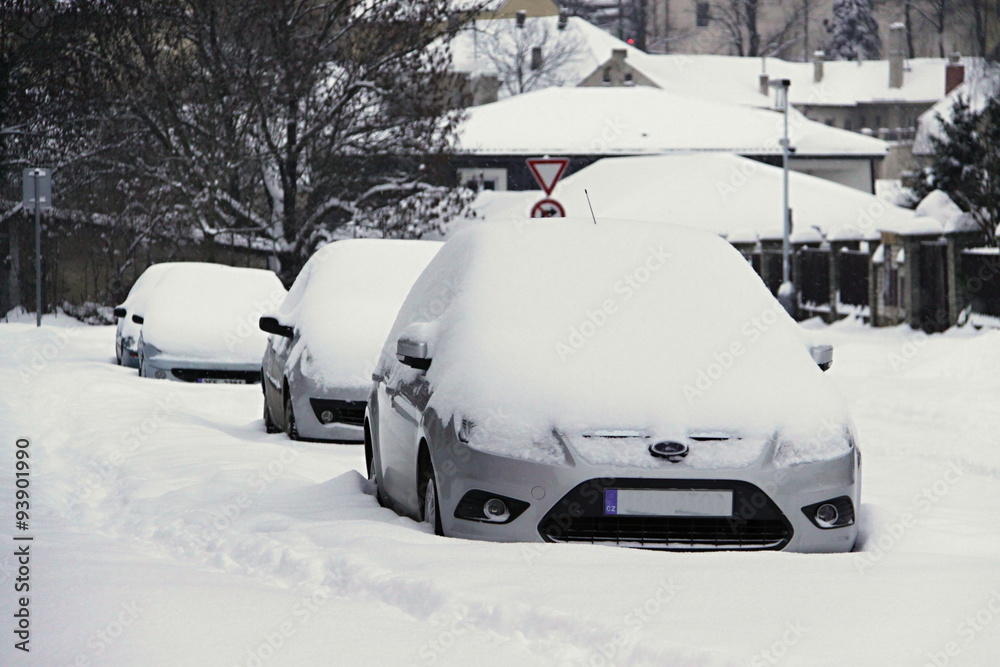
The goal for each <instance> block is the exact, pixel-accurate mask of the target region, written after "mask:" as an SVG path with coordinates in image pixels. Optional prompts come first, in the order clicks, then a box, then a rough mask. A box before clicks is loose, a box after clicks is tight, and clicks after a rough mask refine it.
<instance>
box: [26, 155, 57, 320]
mask: <svg viewBox="0 0 1000 667" xmlns="http://www.w3.org/2000/svg"><path fill="white" fill-rule="evenodd" d="M23 200H24V209H25V210H29V209H34V211H35V326H37V327H40V326H42V209H43V208H44V209H50V208H52V172H51V171H50V170H48V169H37V168H32V169H25V170H24V190H23Z"/></svg>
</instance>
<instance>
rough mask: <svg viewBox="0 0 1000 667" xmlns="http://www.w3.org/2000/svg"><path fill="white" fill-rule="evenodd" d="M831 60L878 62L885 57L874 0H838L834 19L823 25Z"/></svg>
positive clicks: (834, 9)
mask: <svg viewBox="0 0 1000 667" xmlns="http://www.w3.org/2000/svg"><path fill="white" fill-rule="evenodd" d="M824 23H825V25H826V29H827V32H829V33H830V41H829V43H828V44H827V47H826V52H827V54H828V56H829V57H830V59H831V60H876V59H878V58H880V57H881V55H882V38H881V37H880V36H879V32H878V22H877V21H876V20H875V12H874V10H873V8H872V0H835V2H834V3H833V18H832V19H827V20H826V21H824Z"/></svg>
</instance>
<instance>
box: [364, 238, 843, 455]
mask: <svg viewBox="0 0 1000 667" xmlns="http://www.w3.org/2000/svg"><path fill="white" fill-rule="evenodd" d="M400 336H403V337H408V338H417V339H422V340H424V342H426V343H427V345H428V351H429V353H430V356H431V357H432V359H433V361H432V363H431V366H430V368H429V370H427V371H426V373H427V380H428V381H429V383H430V385H431V387H432V390H433V395H432V397H431V403H430V407H431V408H432V409H435V410H437V411H438V414H439V415H441V417H442V419H443V420H445V421H447V420H448V419H449V416H450V415H456V416H459V417H466V418H470V419H472V420H474V421H479V420H489V419H490V418H491V417H490V416H491V415H494V416H496V415H501V416H502V417H503V422H504V424H505V427H504V429H503V434H502V435H503V436H509V437H515V438H520V439H521V440H522V442H523V441H524V439H525V438H528V439H529V440H528V441H529V442H530V438H537V437H539V436H540V435H542V436H543V435H544V434H545V433H547V432H550V431H551V430H552V429H553V428H555V429H559V430H561V431H562V430H568V431H577V432H585V431H588V430H593V429H648V430H651V431H654V432H656V433H659V434H664V433H670V432H671V431H673V430H677V429H685V430H686V429H688V428H696V429H699V430H722V431H727V432H735V433H741V434H750V433H754V434H757V435H763V434H770V433H773V432H774V431H775V430H779V431H781V432H782V433H783V434H785V436H786V437H798V438H801V439H804V440H808V439H811V438H814V437H815V436H816V429H817V428H818V426H819V425H820V424H821V423H823V419H824V418H827V419H828V420H831V421H829V422H828V423H833V424H843V423H844V419H845V418H846V417H845V412H844V406H843V403H842V402H841V400H840V398H839V397H838V395H837V393H836V390H835V389H833V387H831V385H830V383H829V382H828V381H827V380H826V379H824V377H823V374H822V372H821V371H820V370H819V368H818V367H817V366H816V364H815V363H814V362H813V361H812V359H811V357H810V354H809V351H808V343H807V342H806V340H805V338H804V335H803V332H802V330H801V329H800V328H799V327H798V325H797V324H796V323H795V322H794V321H793V320H792V319H791V318H790V317H789V316H788V315H787V314H786V313H785V312H784V311H783V310H782V309H781V307H780V306H779V305H778V303H777V302H776V301H775V299H774V298H773V297H772V296H771V294H770V293H769V292H768V290H767V288H766V287H765V286H764V284H763V283H762V282H761V280H760V278H759V277H758V276H757V275H756V274H755V273H754V271H753V269H752V268H751V267H750V265H749V264H748V263H747V261H746V260H745V259H744V258H743V257H742V256H741V255H740V254H739V253H738V252H737V251H736V250H734V249H733V248H732V247H731V246H730V245H729V244H728V243H726V241H724V240H723V239H721V238H719V237H718V236H715V235H713V234H710V233H706V232H703V231H699V230H693V229H688V228H682V227H677V226H672V225H666V224H662V223H648V222H623V221H607V220H604V219H601V218H599V219H598V224H596V225H595V224H594V222H593V221H592V220H590V219H585V218H584V219H560V220H558V221H555V220H545V221H514V222H498V223H494V224H483V225H479V226H476V227H470V228H468V229H465V230H462V231H460V232H458V233H456V234H455V236H453V237H452V238H451V239H450V240H449V241H448V242H447V243H446V244H445V246H444V248H442V250H441V251H440V252H439V253H438V255H437V257H436V258H435V259H434V260H433V261H432V262H431V263H430V265H429V266H428V267H427V269H426V270H425V271H424V273H423V275H421V277H420V278H419V279H418V280H417V282H416V284H415V285H414V287H413V290H412V291H411V293H410V296H409V297H408V298H407V299H406V302H405V304H404V305H403V307H402V309H401V310H400V314H399V317H398V318H397V320H396V323H395V324H394V326H393V329H392V333H391V334H390V337H389V339H388V340H387V341H386V346H385V348H384V349H383V353H382V357H381V360H380V366H381V367H386V366H387V365H388V364H391V363H393V362H392V360H393V358H394V357H395V353H396V347H395V346H396V341H397V340H398V338H399V337H400ZM402 371H403V372H408V373H416V372H418V371H415V370H412V369H409V368H403V369H402Z"/></svg>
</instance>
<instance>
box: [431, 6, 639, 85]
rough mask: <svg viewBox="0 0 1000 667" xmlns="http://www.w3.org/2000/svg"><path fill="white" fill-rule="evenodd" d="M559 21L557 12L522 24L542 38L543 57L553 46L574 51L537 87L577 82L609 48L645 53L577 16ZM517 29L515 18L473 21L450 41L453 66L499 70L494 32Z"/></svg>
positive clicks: (632, 54) (476, 70) (477, 71)
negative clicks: (560, 23) (562, 24)
mask: <svg viewBox="0 0 1000 667" xmlns="http://www.w3.org/2000/svg"><path fill="white" fill-rule="evenodd" d="M558 21H559V18H558V17H556V16H542V17H534V18H528V19H526V21H525V28H523V30H525V31H526V34H528V35H531V36H534V37H535V38H536V39H543V38H544V40H545V42H544V43H542V44H539V45H538V46H541V47H542V55H543V57H546V55H547V54H549V53H550V52H551V50H552V49H572V50H573V51H574V53H573V55H572V57H569V58H567V59H566V62H565V63H564V64H562V65H561V66H559V67H557V68H554V70H553V71H552V73H551V74H550V75H549V76H547V77H546V78H545V80H544V82H540V85H539V86H538V87H539V88H543V87H548V86H550V85H565V86H576V85H577V84H578V83H580V81H582V80H583V79H584V78H585V77H586V76H587V75H589V74H590V73H591V72H593V71H594V70H595V69H597V67H598V66H599V65H601V64H602V63H604V61H606V60H607V59H608V58H609V57H611V51H612V50H614V49H625V50H626V51H627V52H628V55H629V57H630V58H639V57H641V56H644V55H645V54H644V53H643V52H642V51H640V50H638V49H636V48H635V47H632V46H629V45H628V44H626V43H625V42H623V41H621V40H619V39H617V38H615V37H614V36H613V35H611V34H610V33H608V32H606V31H604V30H601V29H600V28H598V27H597V26H595V25H592V24H591V23H588V22H587V21H585V20H584V19H582V18H579V17H577V16H571V17H569V19H568V21H567V23H566V28H565V30H559V29H558ZM516 30H518V29H517V28H516V27H515V20H514V19H495V20H490V21H476V22H473V23H472V24H471V25H470V26H469V27H467V28H466V29H464V30H462V31H461V32H459V33H458V34H457V35H456V36H455V38H454V39H453V40H452V41H451V45H450V46H451V58H452V69H453V70H454V71H456V72H467V73H469V74H471V75H473V76H478V75H486V74H498V72H497V66H496V63H495V62H494V58H495V57H497V50H496V47H495V46H493V44H494V42H493V39H494V36H495V35H505V34H506V35H509V34H513V33H514V31H516ZM491 54H492V55H493V57H491ZM509 94H510V93H509V91H508V90H506V89H505V88H501V90H500V96H501V97H504V96H507V95H509Z"/></svg>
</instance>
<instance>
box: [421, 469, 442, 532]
mask: <svg viewBox="0 0 1000 667" xmlns="http://www.w3.org/2000/svg"><path fill="white" fill-rule="evenodd" d="M420 499H421V503H420V504H421V506H422V513H421V519H423V522H424V523H428V524H431V525H432V526H433V527H434V534H435V535H444V531H443V530H442V529H441V507H440V505H439V504H438V494H437V479H436V478H435V477H434V465H433V464H432V463H431V462H430V460H428V461H427V462H426V464H425V465H424V469H423V475H422V479H421V485H420Z"/></svg>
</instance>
